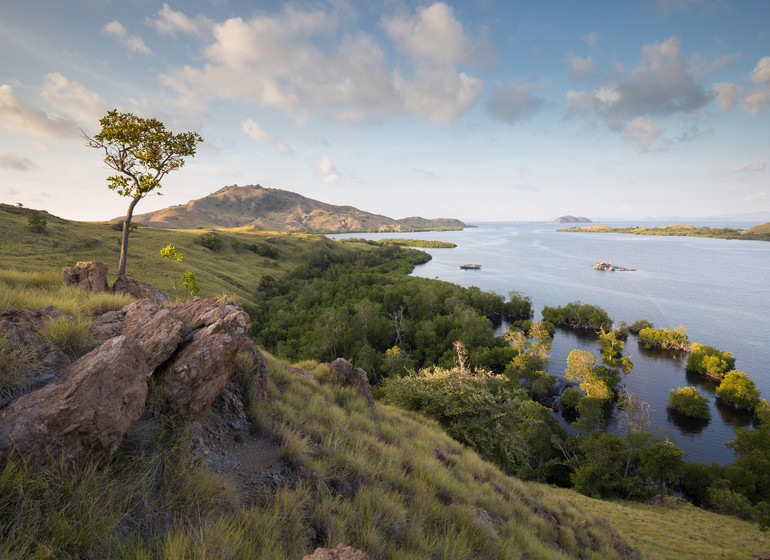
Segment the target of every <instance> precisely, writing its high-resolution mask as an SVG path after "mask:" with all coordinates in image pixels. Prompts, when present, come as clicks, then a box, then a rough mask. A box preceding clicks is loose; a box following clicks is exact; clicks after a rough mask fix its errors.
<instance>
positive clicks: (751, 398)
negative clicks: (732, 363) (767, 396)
mask: <svg viewBox="0 0 770 560" xmlns="http://www.w3.org/2000/svg"><path fill="white" fill-rule="evenodd" d="M717 396H718V397H719V398H720V399H721V400H722V401H724V402H725V403H727V404H730V405H732V406H734V407H736V408H745V409H747V410H754V407H755V406H756V405H757V404H759V389H757V386H756V385H755V384H754V381H753V380H752V379H751V378H750V377H749V376H748V375H746V374H745V373H743V372H742V371H737V370H733V371H730V372H728V373H727V375H725V378H724V379H723V380H722V382H721V383H720V384H719V387H717Z"/></svg>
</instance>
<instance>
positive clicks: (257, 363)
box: [238, 336, 267, 397]
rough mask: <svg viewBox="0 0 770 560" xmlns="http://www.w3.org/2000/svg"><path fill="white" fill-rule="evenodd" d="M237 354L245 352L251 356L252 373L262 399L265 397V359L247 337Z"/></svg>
mask: <svg viewBox="0 0 770 560" xmlns="http://www.w3.org/2000/svg"><path fill="white" fill-rule="evenodd" d="M238 352H246V353H247V354H249V355H250V356H251V359H252V360H253V361H254V372H253V374H254V375H256V376H257V387H258V388H259V394H260V396H262V397H266V396H267V358H265V356H264V354H262V352H260V351H259V348H257V345H256V344H254V341H253V340H251V338H249V337H248V336H247V337H246V338H244V339H243V342H241V345H240V346H239V347H238Z"/></svg>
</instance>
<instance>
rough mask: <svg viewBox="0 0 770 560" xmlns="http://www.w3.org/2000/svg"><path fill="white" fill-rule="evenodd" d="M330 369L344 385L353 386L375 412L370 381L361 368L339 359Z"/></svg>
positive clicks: (330, 365)
mask: <svg viewBox="0 0 770 560" xmlns="http://www.w3.org/2000/svg"><path fill="white" fill-rule="evenodd" d="M329 369H331V370H332V372H333V373H334V374H335V375H336V376H337V379H339V381H341V382H342V383H345V384H348V385H352V386H353V387H355V388H356V390H357V391H358V392H359V393H360V394H361V395H362V396H363V397H364V398H365V399H366V402H368V403H369V406H370V407H371V408H372V410H374V408H375V407H374V397H373V396H372V389H371V387H370V386H369V379H368V377H367V375H366V372H365V371H364V370H362V369H361V368H353V364H351V363H350V362H349V361H347V360H346V359H345V358H337V359H336V360H334V361H333V362H332V363H330V364H329Z"/></svg>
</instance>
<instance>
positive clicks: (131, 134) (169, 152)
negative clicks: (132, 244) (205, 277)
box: [83, 109, 203, 275]
mask: <svg viewBox="0 0 770 560" xmlns="http://www.w3.org/2000/svg"><path fill="white" fill-rule="evenodd" d="M99 124H100V125H101V127H102V129H101V131H100V132H99V133H98V134H96V135H94V136H93V137H91V136H88V135H87V134H86V133H85V132H84V133H83V136H84V137H85V139H86V141H87V143H88V146H90V147H91V148H95V149H99V150H103V151H104V163H106V164H107V166H108V167H110V168H111V169H114V170H115V171H117V172H118V173H117V174H115V175H110V176H109V177H108V178H107V186H108V188H109V189H110V190H114V191H116V192H117V193H118V194H119V195H120V196H126V197H128V198H130V199H131V202H130V204H129V206H128V211H127V212H126V218H125V220H124V222H123V240H122V244H121V248H120V265H119V267H118V274H119V275H121V274H125V273H126V257H127V253H128V234H129V229H130V225H131V218H132V217H133V213H134V208H135V207H136V204H137V203H138V202H139V201H140V200H141V199H142V198H144V197H145V196H146V195H147V194H149V193H150V192H152V191H155V190H157V189H160V187H161V180H162V179H163V178H164V177H165V176H166V175H167V174H168V173H169V172H171V171H174V170H176V169H179V168H180V167H182V166H183V165H184V163H185V158H186V157H192V156H194V155H195V150H196V145H197V144H198V142H203V138H201V136H200V135H199V134H198V133H197V132H182V133H179V134H174V133H173V132H171V131H170V130H166V126H165V125H164V124H163V123H162V122H160V121H159V120H157V119H154V118H151V119H145V118H142V117H137V116H136V115H133V114H131V113H121V112H119V111H118V110H117V109H115V110H112V111H110V112H109V113H107V115H106V116H104V117H102V119H101V120H100V121H99ZM158 194H160V193H158Z"/></svg>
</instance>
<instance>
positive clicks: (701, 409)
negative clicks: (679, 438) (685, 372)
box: [668, 387, 711, 420]
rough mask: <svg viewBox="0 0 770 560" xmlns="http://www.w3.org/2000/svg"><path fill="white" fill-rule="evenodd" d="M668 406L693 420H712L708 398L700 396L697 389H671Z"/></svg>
mask: <svg viewBox="0 0 770 560" xmlns="http://www.w3.org/2000/svg"><path fill="white" fill-rule="evenodd" d="M668 404H669V406H670V407H671V408H673V409H674V410H676V411H677V412H681V413H682V414H684V415H685V416H690V417H691V418H701V419H703V420H708V419H710V418H711V410H710V409H709V400H708V397H705V396H704V395H701V394H700V391H698V389H697V388H695V387H677V388H676V389H671V392H670V393H669V395H668Z"/></svg>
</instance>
